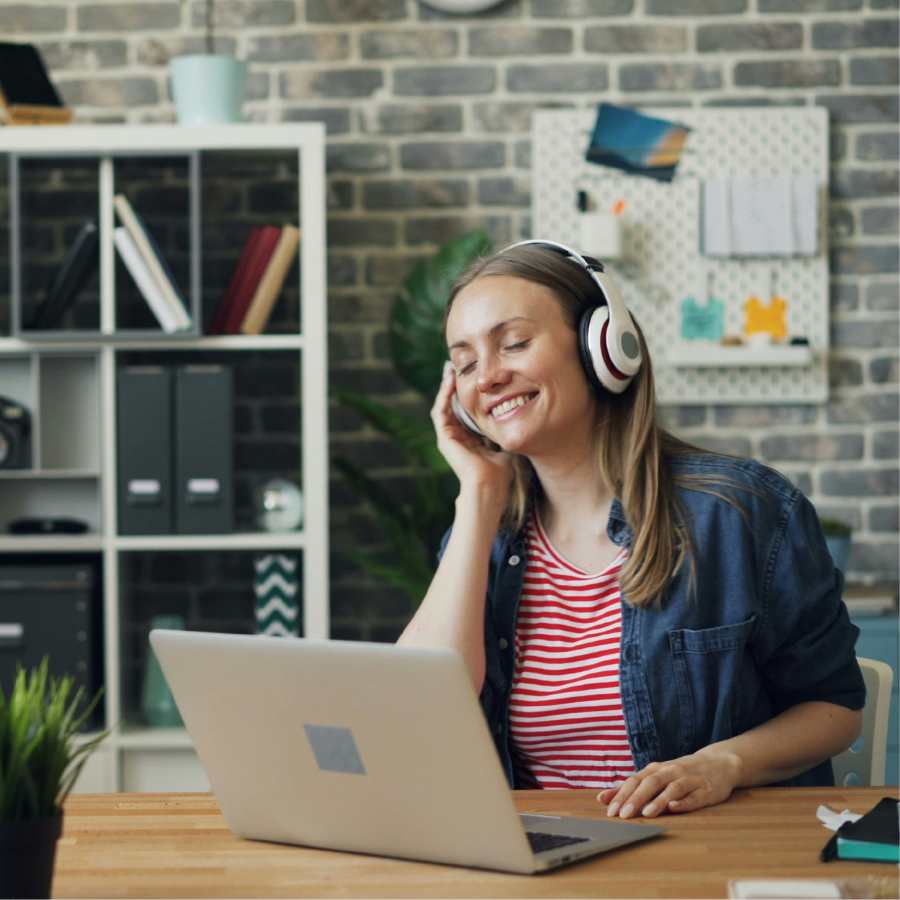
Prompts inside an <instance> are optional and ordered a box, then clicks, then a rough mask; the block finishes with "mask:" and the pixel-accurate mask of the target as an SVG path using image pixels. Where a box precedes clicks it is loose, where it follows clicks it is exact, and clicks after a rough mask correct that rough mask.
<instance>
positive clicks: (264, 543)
mask: <svg viewBox="0 0 900 900" xmlns="http://www.w3.org/2000/svg"><path fill="white" fill-rule="evenodd" d="M114 546H115V547H116V549H117V550H167V551H175V552H185V553H186V552H189V551H192V550H302V549H303V546H304V538H303V532H302V531H288V532H270V531H258V532H240V533H235V534H210V535H204V534H167V535H148V536H147V537H143V536H138V537H118V538H116V539H115V541H114Z"/></svg>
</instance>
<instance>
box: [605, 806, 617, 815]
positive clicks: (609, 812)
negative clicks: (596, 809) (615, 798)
mask: <svg viewBox="0 0 900 900" xmlns="http://www.w3.org/2000/svg"><path fill="white" fill-rule="evenodd" d="M618 811H619V804H618V803H610V804H609V809H608V810H607V811H606V814H607V815H608V816H614V815H615V814H616V813H617V812H618Z"/></svg>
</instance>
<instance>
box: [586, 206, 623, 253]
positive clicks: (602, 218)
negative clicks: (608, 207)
mask: <svg viewBox="0 0 900 900" xmlns="http://www.w3.org/2000/svg"><path fill="white" fill-rule="evenodd" d="M579 229H580V233H579V239H580V246H581V249H582V250H583V251H584V252H585V253H589V254H591V255H592V256H596V257H598V258H599V259H618V258H619V257H620V256H621V255H622V218H621V216H617V215H615V214H614V213H604V212H588V213H582V214H581V215H580V216H579Z"/></svg>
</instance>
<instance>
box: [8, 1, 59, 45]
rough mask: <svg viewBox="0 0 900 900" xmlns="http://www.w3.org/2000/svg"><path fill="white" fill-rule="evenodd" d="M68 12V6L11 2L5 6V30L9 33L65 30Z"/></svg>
mask: <svg viewBox="0 0 900 900" xmlns="http://www.w3.org/2000/svg"><path fill="white" fill-rule="evenodd" d="M67 20H68V12H67V10H66V7H65V6H63V5H60V6H38V5H37V4H35V3H11V4H9V5H8V6H7V5H4V7H3V31H4V33H5V34H6V35H7V39H8V37H9V36H10V35H14V34H18V33H21V32H24V33H27V34H31V33H36V32H40V31H65V30H66V22H67Z"/></svg>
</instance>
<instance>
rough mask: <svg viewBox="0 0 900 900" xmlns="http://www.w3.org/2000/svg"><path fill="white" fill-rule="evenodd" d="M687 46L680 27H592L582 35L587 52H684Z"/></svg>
mask: <svg viewBox="0 0 900 900" xmlns="http://www.w3.org/2000/svg"><path fill="white" fill-rule="evenodd" d="M689 43H690V41H689V39H688V30H687V28H686V27H685V26H683V25H595V26H593V27H591V28H587V29H585V32H584V49H585V50H586V51H587V52H588V53H684V52H685V51H686V50H687V49H688V46H689Z"/></svg>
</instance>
